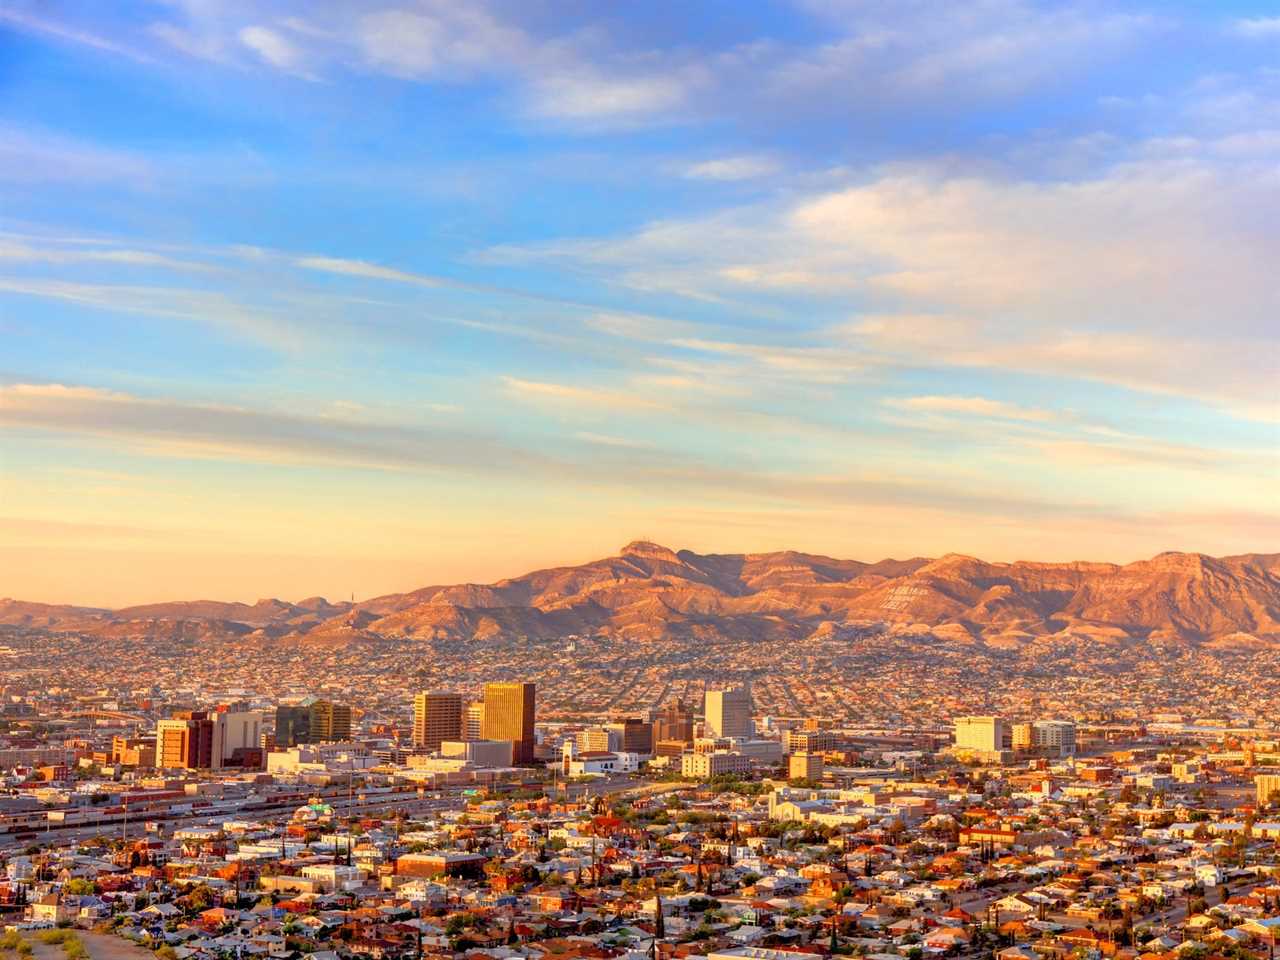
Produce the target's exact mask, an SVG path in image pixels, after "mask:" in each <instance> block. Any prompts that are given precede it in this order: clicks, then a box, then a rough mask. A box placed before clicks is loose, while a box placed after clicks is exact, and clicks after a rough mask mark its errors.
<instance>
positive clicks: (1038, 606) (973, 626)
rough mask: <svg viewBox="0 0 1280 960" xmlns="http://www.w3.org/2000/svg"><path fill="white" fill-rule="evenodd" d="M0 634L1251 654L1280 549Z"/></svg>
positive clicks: (792, 572) (265, 607)
mask: <svg viewBox="0 0 1280 960" xmlns="http://www.w3.org/2000/svg"><path fill="white" fill-rule="evenodd" d="M0 624H3V625H8V626H10V627H14V628H19V629H33V630H47V631H55V632H76V633H83V634H86V635H100V636H111V637H122V636H131V635H134V636H146V637H152V638H164V637H168V636H172V637H175V638H178V637H181V638H186V639H198V638H202V637H218V636H224V637H232V636H234V637H253V636H260V637H262V638H265V639H303V638H305V639H308V640H314V641H324V642H331V643H341V642H343V641H344V640H348V639H354V638H361V639H385V640H389V641H409V642H412V641H414V640H424V639H429V640H440V641H458V642H466V641H473V640H498V639H513V638H519V637H532V638H551V637H565V636H570V635H583V634H594V635H609V636H612V637H614V638H618V639H624V640H628V641H632V642H635V643H637V644H653V643H662V642H663V641H669V640H685V641H699V642H716V641H717V640H726V639H733V640H758V641H761V642H769V641H774V642H776V641H786V640H801V639H805V638H808V637H816V636H836V637H840V636H842V635H846V634H847V635H848V636H851V637H852V636H855V635H865V634H866V633H867V632H868V631H869V630H870V631H880V632H887V633H893V634H899V635H914V636H919V637H922V638H931V639H933V640H936V641H939V642H946V643H985V644H987V645H990V646H993V647H997V648H998V647H1013V648H1016V647H1018V646H1021V645H1026V644H1042V643H1046V642H1053V641H1054V638H1058V639H1067V638H1070V639H1071V640H1072V641H1073V642H1074V641H1078V640H1081V639H1084V640H1091V641H1094V642H1096V643H1100V644H1115V643H1123V642H1129V641H1135V640H1147V641H1152V642H1158V643H1159V644H1160V645H1162V646H1163V645H1165V644H1168V643H1174V644H1209V645H1211V646H1212V645H1219V646H1221V645H1226V646H1248V645H1253V644H1258V643H1264V642H1265V643H1269V642H1277V641H1280V554H1248V555H1244V556H1237V557H1218V558H1215V557H1207V556H1203V555H1200V554H1188V553H1164V554H1160V555H1159V556H1157V557H1154V558H1152V559H1151V560H1144V561H1140V562H1137V563H1131V564H1127V565H1116V564H1106V563H1082V562H1077V563H1034V562H1026V561H1019V562H1015V563H988V562H986V561H983V560H979V559H976V558H974V557H967V556H962V555H959V554H948V555H946V556H944V557H940V558H938V559H934V560H929V559H923V558H915V559H911V560H882V561H880V562H879V563H863V562H860V561H856V560H837V559H833V558H831V557H823V556H814V555H812V554H805V553H797V552H794V551H784V552H779V553H763V554H710V555H701V554H696V553H693V552H691V551H688V550H681V551H678V552H677V551H673V550H670V549H668V548H666V547H662V546H659V545H657V544H653V543H647V542H636V543H631V544H628V545H627V546H626V547H624V548H623V549H622V551H621V552H620V553H619V554H618V555H617V556H614V557H607V558H604V559H601V560H595V561H592V562H590V563H586V564H582V565H580V566H572V567H556V568H552V569H547V570H538V571H534V572H533V573H528V574H525V575H523V576H520V577H515V578H512V579H509V580H500V581H498V582H497V583H493V584H456V585H452V586H433V587H424V588H422V589H419V590H415V591H412V592H410V593H402V594H390V595H387V596H383V597H376V598H374V599H371V600H366V601H363V602H361V603H356V604H350V603H338V604H330V603H328V602H327V601H325V600H324V599H322V598H319V597H312V598H309V599H307V600H304V601H301V602H299V603H288V602H285V601H281V600H261V601H259V602H258V603H256V604H253V605H248V604H242V603H223V602H218V601H190V602H171V603H158V604H148V605H145V606H135V607H129V608H125V609H121V610H114V611H109V610H100V609H91V608H84V607H70V606H48V605H43V604H34V603H24V602H21V601H14V600H3V601H0Z"/></svg>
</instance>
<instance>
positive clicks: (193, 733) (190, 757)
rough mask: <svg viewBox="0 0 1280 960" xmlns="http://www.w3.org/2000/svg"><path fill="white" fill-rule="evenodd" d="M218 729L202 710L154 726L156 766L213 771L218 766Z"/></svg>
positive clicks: (219, 764)
mask: <svg viewBox="0 0 1280 960" xmlns="http://www.w3.org/2000/svg"><path fill="white" fill-rule="evenodd" d="M220 731H221V727H220V726H219V725H218V724H217V723H216V722H215V721H214V720H213V719H212V718H210V716H209V714H208V713H206V712H205V711H204V710H182V711H179V712H178V713H175V714H174V715H173V716H172V717H170V718H169V719H167V720H161V721H159V722H158V723H157V724H156V766H157V767H160V768H162V769H178V770H213V769H216V768H218V767H221V766H222V743H221V742H220V741H221V737H220V736H219V733H220Z"/></svg>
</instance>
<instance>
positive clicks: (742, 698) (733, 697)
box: [704, 687, 754, 738]
mask: <svg viewBox="0 0 1280 960" xmlns="http://www.w3.org/2000/svg"><path fill="white" fill-rule="evenodd" d="M752 709H753V708H752V705H751V691H750V690H749V689H747V688H746V687H733V688H731V689H727V690H726V689H708V690H707V694H706V699H705V701H704V715H705V717H706V735H707V736H708V737H746V738H749V737H750V736H751V735H752V733H754V726H753V724H752V723H751V713H752Z"/></svg>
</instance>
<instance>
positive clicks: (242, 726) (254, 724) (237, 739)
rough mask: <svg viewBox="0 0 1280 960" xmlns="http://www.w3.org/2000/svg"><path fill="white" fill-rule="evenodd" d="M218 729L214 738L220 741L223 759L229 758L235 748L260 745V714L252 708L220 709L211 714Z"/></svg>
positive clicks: (233, 753)
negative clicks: (220, 710)
mask: <svg viewBox="0 0 1280 960" xmlns="http://www.w3.org/2000/svg"><path fill="white" fill-rule="evenodd" d="M213 719H214V722H215V723H216V724H217V725H218V728H219V731H218V734H217V735H216V739H217V740H219V741H221V743H222V756H221V759H222V760H223V761H226V760H230V759H232V757H234V756H235V753H236V751H237V750H239V751H241V752H242V753H243V751H245V750H258V749H259V748H261V746H262V714H260V713H257V712H255V711H252V710H236V711H234V712H232V711H222V712H219V713H215V714H214V715H213Z"/></svg>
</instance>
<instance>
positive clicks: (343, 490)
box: [0, 0, 1280, 606]
mask: <svg viewBox="0 0 1280 960" xmlns="http://www.w3.org/2000/svg"><path fill="white" fill-rule="evenodd" d="M1278 23H1280V21H1277V19H1276V18H1275V10H1274V7H1273V6H1272V5H1271V4H1265V3H1252V2H1235V3H1226V2H1224V3H1215V4H1186V3H1163V4H1142V3H1128V2H1126V3H1089V2H1081V3H1073V2H1066V3H1032V2H1023V0H983V2H978V3H967V4H942V3H923V2H921V3H917V2H909V3H887V2H875V0H868V2H837V0H831V2H820V0H807V2H796V3H755V4H727V3H706V4H693V5H690V4H672V3H656V4H645V5H642V6H637V5H622V6H613V7H602V6H600V5H596V4H584V3H576V2H566V3H505V4H487V3H467V4H457V3H442V2H421V3H405V4H400V5H396V4H388V5H381V4H370V3H360V2H351V3H342V2H319V3H307V4H302V3H290V2H280V3H265V2H263V3H253V2H227V3H208V2H197V0H175V2H166V3H135V2H129V3H121V4H111V5H107V6H104V5H101V4H93V3H85V2H70V0H68V2H56V3H43V2H41V3H37V2H21V0H18V2H15V0H8V2H5V3H4V4H3V5H0V44H3V48H2V49H3V60H4V67H3V71H2V72H0V90H2V91H3V94H4V96H3V100H2V102H0V217H2V222H0V231H2V234H0V261H2V262H0V335H2V336H3V343H4V359H3V362H0V428H3V430H4V442H3V454H2V456H3V463H2V466H3V479H2V480H0V483H2V484H3V490H2V493H3V502H2V505H0V516H2V518H3V519H0V567H2V568H3V569H4V571H5V576H4V584H3V592H4V593H5V594H7V595H10V596H12V597H14V598H19V599H22V600H32V601H47V602H63V603H79V604H92V605H103V606H122V605H125V604H132V603H140V602H149V601H156V600H168V599H179V598H188V599H190V598H197V597H209V598H218V599H226V600H242V601H248V602H252V601H253V600H255V599H257V598H259V597H267V596H279V597H285V598H291V599H300V598H302V597H307V596H312V595H317V594H320V595H324V596H327V597H329V598H330V599H335V600H336V599H343V598H349V597H351V596H352V595H354V596H355V597H356V598H358V599H359V598H367V597H370V596H375V595H379V594H385V593H389V592H394V591H405V590H411V589H415V588H418V587H422V586H424V585H426V584H431V583H457V582H464V581H476V582H491V581H494V580H497V579H499V578H502V577H509V576H517V575H519V574H522V573H524V572H526V571H529V570H533V569H536V568H539V567H545V566H551V565H558V564H579V563H583V562H586V561H589V560H592V559H594V558H598V557H603V556H607V555H610V554H611V553H613V552H615V551H616V550H617V548H618V547H619V545H621V544H623V543H626V542H628V541H630V540H635V539H645V540H651V541H656V542H659V543H663V544H668V545H672V546H675V547H689V548H692V549H694V550H697V551H699V552H701V553H709V552H722V553H743V552H746V553H752V552H766V551H772V550H784V549H794V550H801V551H807V552H810V553H816V554H825V555H829V556H834V557H838V558H848V559H856V560H860V561H865V562H875V561H879V560H881V559H884V558H886V557H894V558H899V559H907V558H911V557H938V556H942V555H944V554H946V553H949V552H961V553H965V554H971V555H975V556H979V557H982V558H983V559H986V560H992V561H1013V560H1019V559H1021V560H1044V561H1067V560H1095V561H1112V562H1120V563H1127V562H1131V561H1136V560H1141V559H1147V558H1150V557H1152V556H1154V555H1156V554H1158V553H1160V552H1162V551H1166V550H1185V551H1194V552H1201V553H1205V554H1211V555H1215V556H1221V555H1230V554H1242V553H1249V552H1254V551H1259V550H1266V549H1268V547H1269V546H1271V545H1274V543H1275V541H1276V534H1277V532H1280V524H1278V523H1277V511H1276V498H1275V482H1276V479H1277V444H1276V440H1277V433H1276V420H1277V413H1278V408H1277V403H1276V391H1275V386H1276V372H1277V359H1276V358H1277V351H1276V330H1277V327H1276V324H1275V313H1276V307H1277V301H1276V286H1275V277H1274V265H1275V263H1276V262H1278V261H1280V248H1278V244H1277V231H1276V230H1275V226H1274V225H1275V223H1276V222H1280V201H1278V200H1277V198H1278V197H1280V190H1278V189H1277V187H1278V186H1280V184H1278V183H1277V169H1280V167H1278V166H1277V160H1278V159H1280V156H1278V148H1277V143H1278V142H1280V141H1278V140H1277V129H1278V128H1280V114H1277V106H1276V104H1277V91H1278V88H1277V75H1276V71H1275V64H1276V62H1277V54H1278V52H1280V29H1278V28H1277V24H1278Z"/></svg>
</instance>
